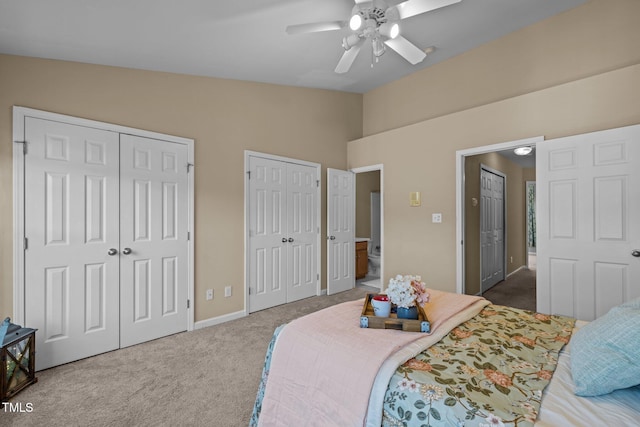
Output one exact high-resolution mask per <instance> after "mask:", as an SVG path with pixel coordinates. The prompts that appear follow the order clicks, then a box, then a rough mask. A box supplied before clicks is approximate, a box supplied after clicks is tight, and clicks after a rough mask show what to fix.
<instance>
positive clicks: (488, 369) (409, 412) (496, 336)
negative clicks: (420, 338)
mask: <svg viewBox="0 0 640 427" xmlns="http://www.w3.org/2000/svg"><path fill="white" fill-rule="evenodd" d="M573 325H574V319H571V318H567V317H561V316H548V315H542V314H538V313H533V312H530V311H524V310H519V309H515V308H510V307H503V306H494V305H489V306H487V307H485V308H484V309H483V311H482V312H481V313H480V314H478V315H477V316H475V317H474V318H472V319H470V320H468V321H467V322H465V323H463V324H461V325H460V326H458V327H456V328H455V329H453V330H452V331H451V332H450V333H449V335H448V336H446V337H445V338H444V339H442V340H441V341H440V342H439V343H438V344H436V345H434V346H432V347H430V348H428V349H426V350H424V351H422V352H421V353H420V354H418V355H417V356H416V357H414V358H412V359H410V360H408V361H407V362H405V363H404V364H403V365H401V366H400V367H399V368H398V369H397V370H396V373H395V374H394V375H393V377H392V378H391V381H390V383H389V387H388V389H387V392H386V395H385V400H384V411H383V425H384V426H466V427H469V426H478V427H483V426H519V427H524V426H533V424H534V422H535V420H536V418H537V415H538V410H539V408H540V401H541V398H542V391H543V389H544V388H545V387H546V385H547V384H548V383H549V381H550V379H551V376H552V375H553V372H554V370H555V368H556V364H557V361H558V353H559V351H560V350H561V349H562V347H563V346H564V345H565V344H566V343H568V342H569V339H570V337H571V332H572V328H573Z"/></svg>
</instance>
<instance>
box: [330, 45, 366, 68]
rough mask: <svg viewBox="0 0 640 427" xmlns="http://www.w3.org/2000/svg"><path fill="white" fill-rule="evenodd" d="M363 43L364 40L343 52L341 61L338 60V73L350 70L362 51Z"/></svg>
mask: <svg viewBox="0 0 640 427" xmlns="http://www.w3.org/2000/svg"><path fill="white" fill-rule="evenodd" d="M362 44H363V42H362V41H361V42H360V43H358V44H356V45H354V46H352V47H351V49H349V50H347V51H345V52H344V53H343V54H342V58H340V62H338V66H337V67H336V73H338V74H343V73H346V72H347V71H349V69H350V68H351V65H352V64H353V61H355V60H356V57H357V56H358V53H359V52H360V48H361V47H362Z"/></svg>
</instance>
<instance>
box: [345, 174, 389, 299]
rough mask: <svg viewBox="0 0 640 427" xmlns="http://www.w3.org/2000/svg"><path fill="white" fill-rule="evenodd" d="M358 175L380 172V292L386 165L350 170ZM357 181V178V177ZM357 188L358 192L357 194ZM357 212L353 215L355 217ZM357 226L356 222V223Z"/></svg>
mask: <svg viewBox="0 0 640 427" xmlns="http://www.w3.org/2000/svg"><path fill="white" fill-rule="evenodd" d="M349 170H350V171H351V172H353V173H355V174H356V175H357V174H359V173H363V172H372V171H380V292H383V291H384V289H385V285H384V284H385V280H384V253H385V251H384V164H382V163H378V164H375V165H370V166H361V167H358V168H351V169H349ZM356 179H357V176H356ZM357 191H358V190H357V187H356V192H357ZM355 214H356V213H355V211H354V212H353V215H354V216H355ZM354 224H355V221H354Z"/></svg>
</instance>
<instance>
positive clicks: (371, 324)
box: [360, 294, 431, 333]
mask: <svg viewBox="0 0 640 427" xmlns="http://www.w3.org/2000/svg"><path fill="white" fill-rule="evenodd" d="M376 295H378V294H367V296H366V297H365V299H364V307H362V314H361V315H360V327H361V328H371V329H395V330H398V331H406V332H424V333H429V332H430V331H431V325H430V323H429V321H428V319H427V315H426V314H425V312H424V309H423V308H422V307H420V306H418V320H412V319H398V318H397V317H396V314H395V313H391V315H390V317H378V316H375V315H374V314H373V306H372V305H371V299H372V298H373V297H374V296H376Z"/></svg>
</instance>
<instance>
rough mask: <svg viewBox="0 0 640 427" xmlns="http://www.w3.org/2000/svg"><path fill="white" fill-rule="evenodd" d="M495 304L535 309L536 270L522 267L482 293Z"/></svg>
mask: <svg viewBox="0 0 640 427" xmlns="http://www.w3.org/2000/svg"><path fill="white" fill-rule="evenodd" d="M482 296H483V297H485V298H486V299H488V300H489V301H491V302H492V303H494V304H497V305H508V306H511V307H516V308H521V309H524V310H531V311H535V310H536V270H535V269H531V270H530V269H528V268H523V269H521V270H518V271H517V272H516V273H514V274H512V275H511V276H509V277H508V278H507V279H506V280H503V281H502V282H500V283H498V284H497V285H495V286H494V287H492V288H491V289H489V290H488V291H486V292H485V293H484V294H483V295H482Z"/></svg>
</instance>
